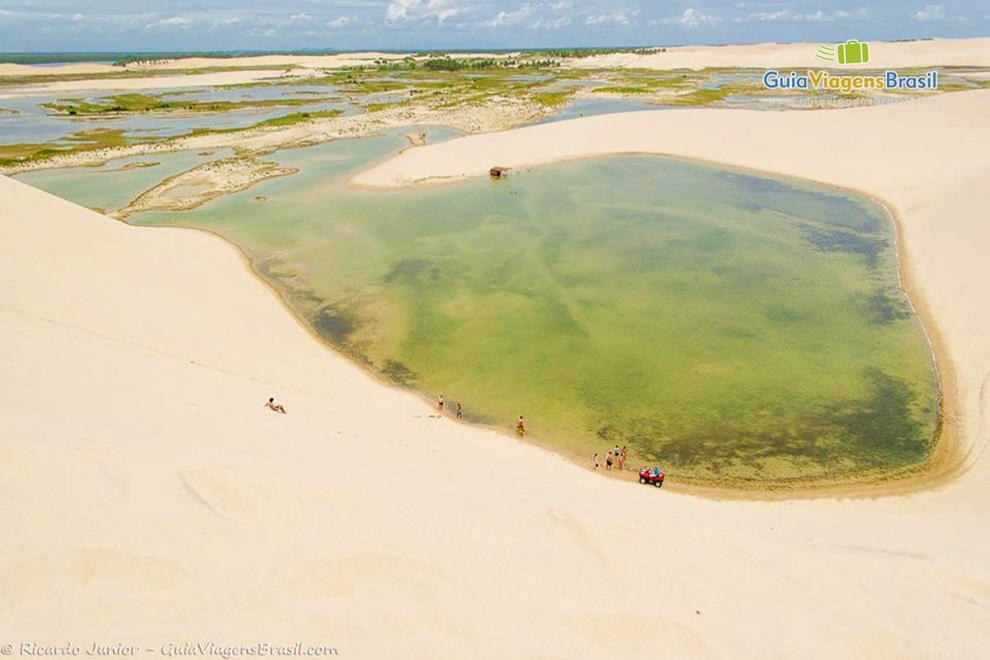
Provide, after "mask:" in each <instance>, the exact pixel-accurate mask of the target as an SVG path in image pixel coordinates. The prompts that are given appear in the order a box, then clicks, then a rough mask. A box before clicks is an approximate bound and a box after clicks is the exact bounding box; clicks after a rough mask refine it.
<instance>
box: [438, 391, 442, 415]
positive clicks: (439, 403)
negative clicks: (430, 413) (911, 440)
mask: <svg viewBox="0 0 990 660" xmlns="http://www.w3.org/2000/svg"><path fill="white" fill-rule="evenodd" d="M437 410H439V411H440V412H443V395H442V394H441V395H440V398H439V399H437Z"/></svg>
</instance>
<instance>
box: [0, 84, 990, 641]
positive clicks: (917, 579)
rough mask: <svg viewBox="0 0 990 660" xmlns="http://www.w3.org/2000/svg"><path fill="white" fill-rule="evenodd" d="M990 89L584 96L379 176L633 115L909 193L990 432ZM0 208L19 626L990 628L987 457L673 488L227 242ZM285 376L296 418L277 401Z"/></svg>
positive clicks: (793, 637)
mask: <svg viewBox="0 0 990 660" xmlns="http://www.w3.org/2000/svg"><path fill="white" fill-rule="evenodd" d="M988 105H990V92H988V93H966V94H953V95H948V96H945V97H940V98H939V99H938V100H937V105H935V106H924V105H921V106H915V107H912V106H908V105H901V106H897V107H896V108H870V109H864V110H862V111H850V112H820V113H793V114H778V113H743V112H739V111H736V114H727V113H719V112H715V111H697V112H695V111H683V112H680V111H679V112H670V113H650V114H644V115H638V116H626V117H612V118H591V119H585V120H578V121H575V122H572V123H569V124H568V123H562V124H556V125H547V126H541V127H538V128H534V129H525V130H521V131H516V132H509V133H504V134H500V135H493V136H483V137H478V138H475V137H471V138H465V139H462V140H459V141H454V142H450V143H445V144H443V145H437V146H428V147H422V148H418V149H413V150H410V151H408V152H406V154H404V155H403V156H400V157H399V159H398V160H397V161H395V162H394V163H390V164H386V165H384V166H383V168H382V169H380V170H378V171H377V172H378V175H377V179H376V180H377V181H379V182H381V181H382V180H383V179H384V180H387V179H388V177H389V176H396V175H398V176H402V173H403V172H405V171H408V169H403V168H407V167H410V166H412V165H415V166H416V167H417V168H420V169H422V168H424V167H429V170H428V172H429V173H436V174H445V173H446V174H454V173H463V172H467V173H473V172H474V171H475V170H476V168H477V165H478V162H479V161H481V164H482V165H483V166H484V167H487V166H488V165H489V164H491V162H493V161H494V160H498V161H499V162H502V163H504V164H510V165H511V164H520V163H522V162H526V161H527V160H528V159H532V158H537V157H539V156H542V157H544V158H546V157H548V156H551V155H554V154H559V155H573V154H575V153H579V152H581V151H582V150H584V151H587V152H590V151H594V150H596V149H597V150H598V151H607V150H608V149H609V148H621V149H628V148H630V147H631V146H633V144H630V143H629V139H630V136H634V135H636V134H637V132H639V136H640V138H641V139H639V140H637V141H636V142H635V143H634V144H635V145H636V146H640V147H641V146H642V145H655V146H657V147H663V148H664V149H665V150H671V151H677V152H679V153H685V154H690V155H695V156H707V157H711V158H715V157H719V158H720V159H722V160H727V161H731V162H735V163H740V164H743V163H745V164H750V165H753V166H756V167H765V168H772V169H778V170H783V171H789V172H791V173H794V174H802V175H808V176H811V175H820V178H823V179H826V180H832V181H834V182H837V183H846V184H855V185H857V186H858V187H861V188H864V189H867V190H871V191H873V192H875V193H877V194H880V195H881V196H883V197H884V198H885V199H887V200H888V201H890V202H893V203H894V204H895V205H896V206H897V207H898V209H899V210H900V212H901V213H902V215H903V217H904V226H905V232H906V236H905V238H906V242H907V247H908V252H909V254H910V255H911V269H912V272H913V273H914V274H915V276H916V279H917V281H918V287H919V289H921V291H922V292H923V293H924V294H925V295H926V296H927V298H928V299H929V300H930V301H931V306H932V311H933V312H934V314H935V316H936V318H938V319H939V328H940V330H941V332H942V334H943V338H944V340H945V342H946V344H947V346H948V348H949V352H950V354H951V356H952V357H953V359H954V360H955V361H956V363H957V366H958V369H959V386H960V388H961V391H962V394H963V403H964V406H965V407H964V409H963V412H962V414H961V416H960V417H959V418H958V419H957V420H956V422H957V426H958V428H959V429H961V431H962V432H963V433H964V435H965V439H966V441H967V442H968V443H969V444H970V446H971V447H973V448H974V450H980V451H981V450H982V448H983V446H984V445H985V443H986V434H987V426H986V424H987V417H986V411H987V403H988V398H990V391H988V392H981V390H980V388H981V387H982V384H983V383H984V382H985V381H986V379H987V373H988V365H990V335H988V334H987V333H986V329H987V325H988V323H987V322H988V319H990V307H988V302H987V301H988V300H990V297H988V295H987V294H988V293H990V291H988V280H990V278H988V276H987V271H986V268H985V267H984V266H983V264H984V261H982V257H983V255H985V253H986V249H987V247H988V245H990V242H988V232H990V227H988V226H987V225H986V223H985V208H986V204H987V202H988V188H987V186H986V182H987V180H988V175H990V167H988V158H990V155H988V154H990V150H988V148H987V147H988V146H990V145H988V143H987V131H988V129H987V126H986V123H985V122H982V123H981V122H979V121H976V119H977V118H979V117H986V112H987V109H988ZM730 112H731V111H730ZM891 113H893V114H891ZM895 120H896V121H895ZM843 126H844V127H845V128H843V129H842V130H840V127H843ZM812 129H815V130H817V131H818V135H819V136H824V137H826V138H831V139H832V140H834V141H835V142H834V143H833V144H831V145H824V144H818V143H816V142H814V139H813V136H812V135H811V134H810V133H809V131H810V130H812ZM599 131H607V132H599ZM895 133H896V134H899V135H904V134H906V135H908V136H910V138H911V139H910V140H903V141H902V142H898V141H895V140H892V137H894V136H895ZM593 134H597V135H599V136H600V137H599V138H597V139H589V138H587V137H582V136H588V135H593ZM964 135H968V136H969V137H967V139H965V140H964V139H963V136H964ZM596 145H597V146H596ZM853 146H855V150H854V149H853ZM470 152H473V153H474V157H472V158H468V156H469V155H470ZM562 152H563V153H562ZM853 152H854V153H855V154H856V158H854V159H850V158H846V159H844V160H842V162H847V163H848V162H849V161H850V160H852V164H851V165H849V166H848V167H847V169H846V170H845V172H842V171H840V168H839V167H838V163H839V162H840V158H841V157H842V156H848V155H850V154H851V153H853ZM496 156H497V157H498V158H497V159H496ZM880 165H882V167H879V169H878V170H870V167H871V166H880ZM916 170H920V171H921V173H923V174H924V175H925V176H926V178H925V180H924V181H923V182H920V175H917V174H915V172H916ZM422 173H423V172H421V174H422ZM518 175H519V176H524V174H522V173H520V174H518ZM372 178H374V177H372ZM0 229H2V230H3V234H4V236H5V237H6V239H5V240H4V241H2V242H0V281H3V283H4V285H3V287H0V343H2V345H3V351H2V352H0V373H2V381H0V382H2V383H3V396H2V397H0V520H2V521H3V532H4V533H3V534H2V535H0V593H2V594H3V597H2V598H0V636H2V637H3V640H0V641H4V640H8V639H9V640H14V641H19V640H26V639H30V640H34V641H39V642H51V643H54V642H61V643H64V642H66V641H74V642H75V643H77V644H80V645H86V644H88V643H90V642H92V641H105V642H109V641H118V640H119V641H125V642H134V643H139V644H142V645H146V646H149V647H151V648H157V647H158V646H160V645H161V644H162V643H165V642H170V641H172V642H197V641H210V640H212V641H216V642H218V643H224V644H246V643H250V642H254V641H259V640H265V641H268V640H270V641H278V642H294V641H297V640H299V641H304V642H306V643H314V644H315V643H330V644H334V645H336V646H338V647H339V648H340V649H341V652H342V654H343V655H344V656H345V657H353V658H382V657H387V655H386V654H391V655H393V656H395V657H403V658H468V657H471V658H477V657H482V658H504V657H541V658H584V657H595V658H601V657H654V656H655V655H656V650H657V649H658V648H660V649H663V652H664V655H665V656H666V657H688V656H691V657H720V658H724V657H759V658H768V657H784V656H789V657H822V658H824V657H828V658H834V657H863V658H875V657H945V658H960V657H967V658H975V657H981V656H985V655H986V650H987V648H990V626H988V625H987V622H988V620H990V558H988V554H987V552H986V542H987V540H988V537H990V506H988V505H987V490H988V487H990V486H988V482H987V477H988V469H990V468H988V465H987V461H986V460H984V459H983V458H982V457H981V456H978V455H977V454H976V453H974V454H973V455H972V458H971V463H972V468H971V469H970V470H969V471H968V472H967V473H966V474H964V475H963V476H962V477H961V479H959V480H957V481H956V482H954V483H952V484H951V485H949V486H945V487H943V488H941V489H938V490H933V491H929V492H924V493H919V494H916V495H912V496H910V497H897V498H885V499H880V500H856V501H850V500H845V501H837V500H809V501H797V502H777V503H768V502H716V501H709V500H701V499H696V498H692V497H687V496H683V495H677V494H674V493H670V492H666V491H662V492H658V491H656V490H655V489H653V488H647V487H641V486H638V485H635V484H627V483H620V482H616V481H613V480H607V479H602V478H599V477H598V476H596V475H595V474H593V473H590V472H588V471H586V470H583V469H581V468H578V467H575V466H572V465H569V464H567V463H565V462H564V461H563V460H561V459H559V458H557V457H555V456H553V455H551V454H548V453H545V452H543V451H541V450H538V449H536V448H533V447H530V446H526V445H522V444H519V443H517V442H515V441H514V440H512V439H510V438H506V437H503V436H500V435H496V434H494V433H491V432H487V431H482V430H477V429H472V428H467V427H462V426H459V425H457V424H455V423H453V422H451V421H449V420H437V419H432V418H430V414H431V413H432V411H431V409H430V408H429V407H428V406H427V405H425V404H423V403H421V402H420V401H418V400H417V399H416V398H414V397H412V396H411V395H408V394H405V393H402V392H399V391H395V390H391V389H388V388H386V387H383V386H381V385H379V384H377V383H374V382H372V381H371V380H370V379H369V378H367V377H366V376H365V375H364V374H363V373H361V372H360V371H359V370H358V369H357V368H356V367H354V366H352V365H350V364H349V363H347V362H346V361H345V360H343V359H342V358H340V357H338V356H336V355H335V354H333V353H331V352H329V351H327V350H325V349H324V348H323V347H322V346H321V345H320V344H318V343H317V342H316V341H315V340H314V339H312V338H311V336H310V335H309V334H308V333H307V332H306V331H305V330H304V329H303V328H302V327H301V326H300V325H299V324H298V323H297V322H296V321H295V320H294V319H293V318H292V317H291V316H290V315H289V314H288V313H287V312H286V311H285V309H284V308H283V307H282V306H281V305H280V304H279V302H278V301H277V298H276V297H275V296H274V295H273V294H272V293H271V292H270V291H269V290H268V289H266V288H265V287H264V286H263V285H262V284H260V283H259V282H258V281H257V280H255V279H253V278H252V277H250V276H249V274H248V270H247V268H246V267H245V264H244V263H243V261H242V260H241V259H240V258H239V256H238V255H237V254H236V252H235V251H234V249H233V248H231V247H230V246H228V245H227V244H225V243H223V242H221V241H220V240H219V239H216V238H214V237H212V236H209V235H206V234H203V233H197V232H192V231H184V230H169V229H144V228H135V227H130V226H126V225H123V224H120V223H117V222H114V221H110V220H107V219H105V218H103V217H101V216H99V215H96V214H95V213H92V212H90V211H87V210H84V209H81V208H79V207H76V206H73V205H71V204H69V203H67V202H64V201H62V200H59V199H56V198H54V197H51V196H49V195H46V194H44V193H42V192H39V191H36V190H34V189H31V188H28V187H26V186H25V185H23V184H21V183H19V182H16V181H13V180H10V179H4V178H0ZM270 394H271V395H275V396H277V397H278V398H279V399H280V400H282V401H283V402H284V403H285V404H286V405H287V407H288V409H289V413H290V414H289V415H287V416H284V417H283V416H278V415H275V414H273V413H269V412H268V411H267V410H265V409H264V408H263V407H262V403H263V401H264V400H265V398H266V397H267V396H269V395H270Z"/></svg>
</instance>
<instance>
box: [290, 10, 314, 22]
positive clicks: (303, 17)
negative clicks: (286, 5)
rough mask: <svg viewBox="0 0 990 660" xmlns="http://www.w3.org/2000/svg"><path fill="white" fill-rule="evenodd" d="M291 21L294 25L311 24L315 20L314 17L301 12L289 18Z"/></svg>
mask: <svg viewBox="0 0 990 660" xmlns="http://www.w3.org/2000/svg"><path fill="white" fill-rule="evenodd" d="M289 20H290V21H292V22H294V23H309V22H310V21H311V20H313V17H312V16H310V15H309V14H307V13H306V12H302V11H301V12H299V13H298V14H293V15H292V16H289Z"/></svg>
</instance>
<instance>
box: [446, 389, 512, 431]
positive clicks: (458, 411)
mask: <svg viewBox="0 0 990 660" xmlns="http://www.w3.org/2000/svg"><path fill="white" fill-rule="evenodd" d="M446 403H447V399H446V397H444V395H443V394H441V395H440V396H438V397H437V411H438V412H439V413H440V415H441V416H442V415H443V407H444V405H445V404H446ZM455 403H456V405H457V408H455V410H454V415H455V416H456V417H457V419H464V409H463V408H462V407H461V402H460V401H457V402H455ZM516 433H517V434H519V437H520V438H521V437H523V436H524V435H526V422H525V420H524V419H523V416H522V415H519V419H517V420H516Z"/></svg>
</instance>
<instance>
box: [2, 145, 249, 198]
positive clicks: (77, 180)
mask: <svg viewBox="0 0 990 660" xmlns="http://www.w3.org/2000/svg"><path fill="white" fill-rule="evenodd" d="M232 154H233V150H231V149H216V150H211V151H207V152H197V151H179V152H174V153H167V154H148V155H142V156H129V157H127V158H117V159H115V160H111V161H108V162H107V163H105V164H104V165H102V166H100V167H74V168H69V169H54V170H38V171H36V172H24V173H22V174H18V175H17V176H16V177H15V178H17V179H18V180H19V181H23V182H24V183H27V184H30V185H32V186H34V187H36V188H41V189H42V190H45V191H47V192H50V193H53V194H55V195H58V196H60V197H64V198H66V199H70V200H72V201H73V202H75V203H76V204H79V205H81V206H85V207H87V208H92V209H100V210H102V211H115V210H117V209H119V208H121V207H124V206H126V205H127V204H128V203H129V202H130V201H131V200H133V199H134V198H135V197H137V196H138V195H140V194H141V193H142V192H144V191H145V190H148V189H149V188H152V187H154V186H155V185H157V184H158V183H159V182H161V181H162V180H164V179H167V178H168V177H170V176H174V175H176V174H179V173H180V172H185V171H186V170H188V169H191V168H193V167H196V166H198V165H202V164H203V163H206V162H209V161H213V160H218V159H220V158H226V157H228V156H230V155H232ZM139 164H144V165H150V166H144V167H134V166H135V165H139Z"/></svg>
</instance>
